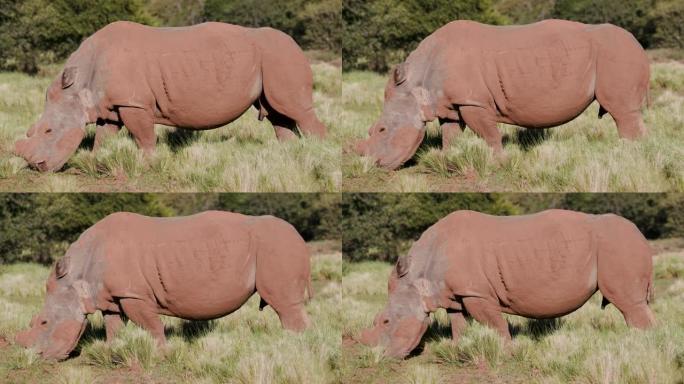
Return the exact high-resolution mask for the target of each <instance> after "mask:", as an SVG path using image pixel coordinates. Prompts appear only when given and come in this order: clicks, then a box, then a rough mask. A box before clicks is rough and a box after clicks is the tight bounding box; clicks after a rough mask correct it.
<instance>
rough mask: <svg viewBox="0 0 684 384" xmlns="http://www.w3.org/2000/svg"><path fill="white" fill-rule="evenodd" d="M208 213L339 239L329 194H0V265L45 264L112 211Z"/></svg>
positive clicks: (307, 236) (336, 209)
mask: <svg viewBox="0 0 684 384" xmlns="http://www.w3.org/2000/svg"><path fill="white" fill-rule="evenodd" d="M211 209H223V210H229V211H233V212H241V213H245V214H251V215H265V214H270V215H274V216H277V217H280V218H283V219H285V220H287V221H289V222H290V223H292V224H293V225H294V226H295V227H296V228H297V230H299V232H300V233H301V234H302V236H303V237H304V238H305V239H306V240H317V239H339V238H340V235H339V231H338V224H339V220H338V217H339V197H338V196H337V195H332V194H225V195H218V194H173V195H166V194H137V193H135V194H126V193H117V194H97V193H95V194H88V193H81V194H49V193H45V194H0V263H12V262H17V261H32V262H38V263H43V264H49V263H51V262H52V261H53V260H55V259H57V258H60V257H61V256H62V255H63V254H64V251H66V249H67V247H68V246H69V244H70V243H72V242H73V241H75V240H76V239H77V238H78V236H79V235H80V234H81V233H82V232H83V231H84V230H86V229H87V228H88V227H90V226H91V225H93V224H94V223H96V222H97V221H99V220H101V219H102V218H104V217H105V216H107V215H108V214H110V213H113V212H119V211H127V212H136V213H140V214H144V215H149V216H177V215H190V214H194V213H197V212H201V211H206V210H211Z"/></svg>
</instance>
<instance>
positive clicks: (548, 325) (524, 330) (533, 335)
mask: <svg viewBox="0 0 684 384" xmlns="http://www.w3.org/2000/svg"><path fill="white" fill-rule="evenodd" d="M562 326H563V319H560V318H556V319H528V320H527V322H526V323H525V324H524V325H522V326H521V325H511V324H509V325H508V330H509V331H510V332H511V336H512V337H516V336H517V335H519V334H523V335H527V336H529V337H530V339H532V340H535V341H536V340H541V339H543V338H544V337H546V336H548V335H550V334H552V333H554V332H556V331H557V330H559V329H560V328H561V327H562Z"/></svg>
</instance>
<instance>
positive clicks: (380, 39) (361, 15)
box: [342, 0, 505, 72]
mask: <svg viewBox="0 0 684 384" xmlns="http://www.w3.org/2000/svg"><path fill="white" fill-rule="evenodd" d="M342 19H343V21H344V39H343V42H342V55H343V60H344V69H345V70H349V69H369V70H372V71H379V72H384V71H387V70H388V69H389V67H390V66H391V65H392V64H396V63H398V62H400V61H402V60H403V59H404V58H405V57H406V56H407V55H408V53H409V52H411V51H412V50H413V49H414V48H415V47H416V46H417V45H418V43H420V41H421V40H423V39H424V38H425V37H426V36H428V35H429V34H431V33H432V32H434V30H436V29H437V28H439V27H441V26H442V25H444V24H446V23H448V22H450V21H452V20H456V19H469V20H475V21H480V22H483V23H488V24H502V23H503V22H504V21H505V19H504V18H503V17H502V16H501V15H499V14H498V13H497V12H496V11H495V10H494V8H493V7H492V2H491V1H490V0H464V1H457V2H455V1H450V0H429V1H428V0H372V1H365V0H344V1H343V6H342Z"/></svg>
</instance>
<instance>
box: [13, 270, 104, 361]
mask: <svg viewBox="0 0 684 384" xmlns="http://www.w3.org/2000/svg"><path fill="white" fill-rule="evenodd" d="M68 270H69V266H68V257H65V258H63V259H62V260H60V261H59V262H57V263H56V264H55V267H54V268H53V269H52V271H51V272H50V276H49V277H48V281H47V284H46V292H47V294H46V298H45V304H44V305H43V309H42V310H41V311H40V313H38V314H37V315H36V316H34V317H33V319H31V323H30V328H29V329H28V330H25V331H22V332H19V333H18V334H17V336H16V342H17V343H18V344H19V345H21V346H23V347H26V348H33V349H34V350H35V351H36V352H38V353H39V354H40V355H41V356H42V357H43V358H46V359H56V360H63V359H66V358H67V357H68V356H69V353H71V351H73V350H74V348H76V345H77V344H78V340H79V339H80V338H81V335H82V334H83V331H84V330H85V326H86V315H87V314H88V313H92V312H93V311H92V310H90V311H89V310H88V309H87V308H89V307H92V304H91V300H90V295H89V293H88V290H89V289H88V286H87V283H85V282H84V281H83V280H74V279H72V278H69V276H68V275H69V271H68Z"/></svg>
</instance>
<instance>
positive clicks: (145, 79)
mask: <svg viewBox="0 0 684 384" xmlns="http://www.w3.org/2000/svg"><path fill="white" fill-rule="evenodd" d="M248 31H249V29H247V28H243V27H240V26H235V25H230V24H225V23H205V24H200V25H195V26H191V27H175V28H155V27H148V26H143V25H140V24H136V23H130V22H117V23H112V24H110V25H109V26H107V27H105V28H103V29H102V30H100V31H98V32H97V33H96V36H97V37H96V38H97V42H98V51H99V55H100V59H99V60H98V65H99V66H101V67H102V68H100V73H101V76H103V77H104V79H102V80H101V81H100V82H99V83H100V84H101V86H102V87H104V88H105V89H106V94H107V99H108V102H109V103H110V104H111V105H131V106H137V107H142V108H150V109H153V110H155V113H156V114H157V115H158V117H160V118H164V119H166V120H168V121H169V122H170V123H172V124H173V125H176V126H181V127H188V128H213V127H216V126H220V125H223V124H225V123H227V122H229V121H232V120H234V119H235V118H237V117H239V116H240V115H241V114H242V113H243V112H244V111H245V110H246V109H247V108H249V107H250V106H251V105H252V103H253V102H254V101H255V100H256V98H257V97H258V96H259V94H260V93H261V67H260V55H259V52H258V50H257V48H256V46H255V44H254V43H253V41H252V39H251V38H250V36H249V33H248Z"/></svg>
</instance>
